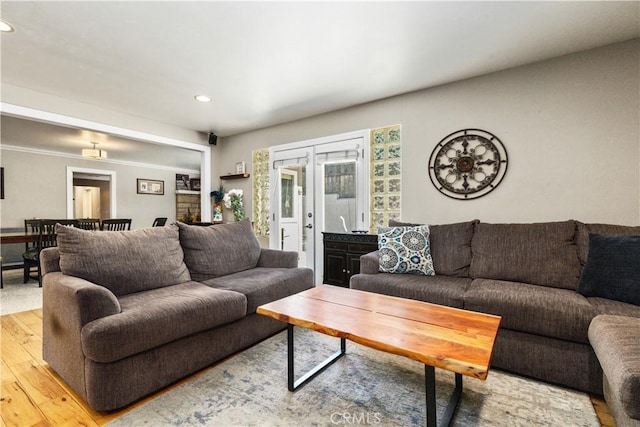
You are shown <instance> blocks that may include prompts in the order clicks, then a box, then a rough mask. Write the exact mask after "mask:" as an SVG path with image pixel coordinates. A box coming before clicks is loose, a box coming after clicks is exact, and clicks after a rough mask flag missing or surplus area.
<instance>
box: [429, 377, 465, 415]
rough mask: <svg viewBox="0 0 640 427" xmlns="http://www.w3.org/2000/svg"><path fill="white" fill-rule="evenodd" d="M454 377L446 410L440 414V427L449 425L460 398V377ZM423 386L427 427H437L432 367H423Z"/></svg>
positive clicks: (434, 378) (434, 379)
mask: <svg viewBox="0 0 640 427" xmlns="http://www.w3.org/2000/svg"><path fill="white" fill-rule="evenodd" d="M455 375H456V386H455V388H454V389H453V393H452V394H451V397H450V398H449V403H448V404H447V409H446V410H445V411H444V414H442V420H440V426H441V427H446V426H449V425H451V421H452V420H453V414H455V412H456V408H457V407H458V402H459V401H460V396H461V395H462V375H460V374H455ZM424 384H425V391H426V403H427V405H426V406H427V414H426V418H427V427H436V426H437V425H438V424H437V420H436V372H435V368H434V367H433V366H429V365H424Z"/></svg>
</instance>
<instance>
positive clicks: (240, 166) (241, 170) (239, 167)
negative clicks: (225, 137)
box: [236, 162, 245, 174]
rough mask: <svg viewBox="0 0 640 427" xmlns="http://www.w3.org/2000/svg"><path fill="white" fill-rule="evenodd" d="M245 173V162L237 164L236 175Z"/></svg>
mask: <svg viewBox="0 0 640 427" xmlns="http://www.w3.org/2000/svg"><path fill="white" fill-rule="evenodd" d="M244 172H245V171H244V162H238V163H236V174H243V173H244Z"/></svg>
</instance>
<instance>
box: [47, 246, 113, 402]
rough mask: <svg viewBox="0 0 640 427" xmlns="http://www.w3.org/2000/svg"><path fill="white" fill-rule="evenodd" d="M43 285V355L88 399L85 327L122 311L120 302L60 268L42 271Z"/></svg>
mask: <svg viewBox="0 0 640 427" xmlns="http://www.w3.org/2000/svg"><path fill="white" fill-rule="evenodd" d="M43 252H44V251H43ZM42 288H43V289H42V329H43V330H42V357H43V358H44V360H46V361H47V363H48V364H49V366H51V368H53V370H54V371H56V372H57V373H58V374H59V375H60V376H61V377H62V378H64V380H65V381H66V382H67V383H68V384H69V385H70V386H71V388H73V389H74V390H76V391H77V392H78V393H79V394H80V395H81V396H82V397H83V398H84V399H87V396H86V387H87V386H86V383H85V355H84V351H83V349H82V341H81V332H82V327H83V326H84V325H86V324H87V323H89V322H92V321H93V320H96V319H98V318H101V317H106V316H109V315H112V314H116V313H119V312H120V311H121V309H120V303H119V302H118V300H117V298H116V297H115V295H113V293H111V291H109V290H108V289H107V288H104V287H102V286H99V285H96V284H94V283H91V282H88V281H86V280H84V279H80V278H78V277H73V276H66V275H64V274H62V272H60V271H53V272H48V273H47V274H45V275H43V276H42Z"/></svg>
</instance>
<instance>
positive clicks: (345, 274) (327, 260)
mask: <svg viewBox="0 0 640 427" xmlns="http://www.w3.org/2000/svg"><path fill="white" fill-rule="evenodd" d="M322 234H323V242H324V277H323V280H322V283H325V284H327V285H336V286H342V287H345V288H348V287H349V279H350V278H351V276H353V275H354V274H358V273H360V256H361V255H364V254H368V253H369V252H373V251H376V250H378V236H377V235H376V234H358V233H322Z"/></svg>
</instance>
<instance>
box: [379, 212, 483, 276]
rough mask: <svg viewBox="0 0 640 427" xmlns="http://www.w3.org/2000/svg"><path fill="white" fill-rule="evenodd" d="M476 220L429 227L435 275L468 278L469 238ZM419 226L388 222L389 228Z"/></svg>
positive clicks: (469, 263)
mask: <svg viewBox="0 0 640 427" xmlns="http://www.w3.org/2000/svg"><path fill="white" fill-rule="evenodd" d="M478 222H479V221H478V220H473V221H467V222H458V223H455V224H438V225H429V232H430V233H429V239H430V242H431V258H432V259H433V267H434V269H435V271H436V275H443V276H453V277H469V266H470V265H471V238H472V237H473V227H474V225H475V224H477V223H478ZM411 225H419V224H412V223H406V222H398V221H394V220H390V221H389V226H390V227H395V226H411Z"/></svg>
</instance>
